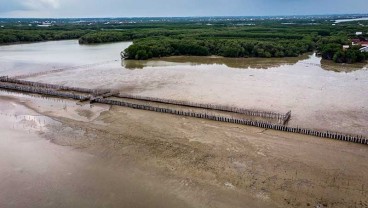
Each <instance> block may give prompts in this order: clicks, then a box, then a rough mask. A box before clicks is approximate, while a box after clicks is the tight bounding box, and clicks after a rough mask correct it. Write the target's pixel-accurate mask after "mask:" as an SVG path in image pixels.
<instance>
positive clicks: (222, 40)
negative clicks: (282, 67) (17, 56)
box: [0, 18, 368, 63]
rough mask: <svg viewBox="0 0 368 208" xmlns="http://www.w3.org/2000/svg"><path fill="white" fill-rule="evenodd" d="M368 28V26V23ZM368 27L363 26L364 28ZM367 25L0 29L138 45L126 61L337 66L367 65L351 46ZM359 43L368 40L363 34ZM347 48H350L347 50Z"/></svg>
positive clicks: (14, 35) (17, 36) (11, 36)
mask: <svg viewBox="0 0 368 208" xmlns="http://www.w3.org/2000/svg"><path fill="white" fill-rule="evenodd" d="M367 24H368V22H367ZM362 25H363V26H362ZM366 30H367V29H366V27H364V24H361V23H359V24H357V23H356V22H350V23H349V22H347V23H339V24H331V21H330V20H326V19H318V20H314V21H312V22H311V20H308V19H302V20H299V19H290V20H285V19H284V20H280V19H259V20H252V21H251V20H240V19H236V18H235V19H233V20H231V21H225V20H223V21H214V22H211V21H203V20H197V21H193V20H190V21H189V20H188V21H184V20H180V21H179V20H177V21H171V22H158V23H151V22H147V21H144V22H141V23H134V24H131V23H129V24H128V23H127V24H121V23H114V24H102V23H96V24H92V25H91V24H72V23H68V22H67V23H65V22H62V23H57V24H54V25H53V26H51V27H47V28H43V27H37V26H30V25H22V24H20V25H19V24H15V23H9V24H5V26H3V27H2V28H1V29H0V44H9V43H18V42H35V41H46V40H64V39H79V43H80V44H98V43H107V42H118V41H133V44H132V45H131V46H129V47H128V48H127V49H126V50H125V51H124V52H123V55H124V57H125V58H127V59H137V60H143V59H150V58H155V57H164V56H175V55H193V56H208V55H216V56H224V57H266V58H271V57H296V56H299V55H301V54H303V53H306V52H312V51H317V53H318V54H320V55H321V56H322V58H323V59H328V60H333V61H335V62H338V63H355V62H363V61H365V60H367V59H368V54H367V53H364V52H361V51H360V50H359V49H360V47H359V46H353V45H351V39H352V38H356V36H355V33H356V32H357V31H363V32H365V34H366V33H367V32H368V31H366ZM359 38H363V39H365V38H366V37H364V33H363V35H361V36H360V37H359ZM343 45H349V48H345V49H343Z"/></svg>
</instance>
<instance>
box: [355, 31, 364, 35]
mask: <svg viewBox="0 0 368 208" xmlns="http://www.w3.org/2000/svg"><path fill="white" fill-rule="evenodd" d="M355 35H363V32H356V33H355Z"/></svg>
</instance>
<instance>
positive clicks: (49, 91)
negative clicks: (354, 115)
mask: <svg viewBox="0 0 368 208" xmlns="http://www.w3.org/2000/svg"><path fill="white" fill-rule="evenodd" d="M3 79H5V77H0V88H2V89H7V90H15V91H20V92H27V93H34V94H41V95H47V96H55V97H60V98H70V99H75V100H80V101H84V100H88V99H90V98H91V96H92V95H81V94H75V93H70V92H62V91H58V90H55V89H53V88H44V87H35V86H30V85H22V84H18V83H8V82H1V80H3ZM45 85H47V84H45ZM94 102H97V103H102V104H108V105H116V106H122V107H128V108H133V109H140V110H148V111H154V112H160V113H167V114H174V115H181V116H187V117H194V118H201V119H207V120H213V121H220V122H227V123H234V124H240V125H247V126H253V127H259V128H265V129H273V130H278V131H284V132H290V133H297V134H304V135H310V136H316V137H322V138H329V139H335V140H341V141H347V142H353V143H359V144H366V145H367V144H368V139H367V138H365V137H363V136H359V135H356V136H353V135H349V134H343V133H337V132H330V131H319V130H313V129H306V128H300V127H290V126H285V125H283V124H274V123H270V122H264V121H254V120H248V119H243V118H242V119H239V118H233V117H228V116H222V115H221V116H219V115H212V114H209V113H197V112H192V111H185V110H175V109H170V108H161V107H155V106H150V105H143V104H135V103H129V102H123V101H116V100H112V99H108V98H103V97H96V98H94ZM288 114H289V117H290V113H288Z"/></svg>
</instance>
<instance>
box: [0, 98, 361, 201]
mask: <svg viewBox="0 0 368 208" xmlns="http://www.w3.org/2000/svg"><path fill="white" fill-rule="evenodd" d="M42 99H43V98H38V97H23V98H19V99H18V98H17V99H16V100H13V101H11V102H12V103H13V104H14V103H15V104H16V105H22V106H26V107H27V108H31V109H32V112H35V113H37V114H40V115H46V116H47V117H50V118H52V119H53V120H54V121H57V123H50V124H48V125H47V130H44V131H42V133H41V136H42V137H43V138H47V139H48V140H50V141H52V142H53V143H55V144H58V145H61V146H69V147H71V148H73V149H74V150H71V149H69V148H68V150H67V151H72V152H73V154H87V155H90V156H89V157H91V156H93V158H94V159H93V160H92V161H93V163H95V160H96V161H102V162H97V164H95V165H96V166H97V167H94V168H92V170H91V169H90V168H88V166H87V170H90V171H87V172H86V171H84V175H83V176H81V175H78V176H76V177H75V178H74V177H71V178H74V179H73V180H76V181H80V183H82V184H84V183H90V180H92V181H94V180H97V182H95V183H92V184H90V185H89V186H88V187H89V188H88V190H89V189H92V190H94V189H95V187H94V186H101V184H100V182H101V181H100V180H101V179H98V178H96V177H99V176H100V175H101V176H105V174H107V173H105V172H106V171H111V169H109V168H110V167H104V166H99V165H106V164H108V166H112V168H119V167H120V168H121V167H124V168H123V169H124V170H125V171H122V172H119V173H121V174H119V176H117V175H116V174H113V173H111V172H110V173H109V174H112V176H111V177H110V176H109V178H111V180H109V181H111V182H112V181H114V183H115V182H116V185H114V186H111V187H110V185H109V186H102V189H101V191H104V192H107V193H109V191H111V189H112V190H114V191H117V190H119V186H118V184H119V183H122V186H124V187H130V186H135V184H136V183H135V182H134V181H135V180H138V181H139V183H138V187H140V186H143V187H147V186H150V185H152V184H153V185H152V186H153V187H155V185H154V184H156V185H157V184H160V185H161V186H160V188H158V190H156V189H157V187H156V188H152V189H148V193H146V188H144V189H143V191H142V190H136V191H135V192H134V193H135V194H136V195H133V196H132V197H135V198H137V199H140V197H142V196H146V194H147V195H148V196H150V197H151V198H153V199H152V200H153V201H155V200H158V199H156V197H162V195H160V194H159V195H155V194H157V193H156V191H159V192H160V193H161V194H164V196H165V194H166V193H171V194H172V195H173V196H172V197H173V198H174V199H173V200H174V201H173V204H171V206H175V207H180V206H182V207H190V206H193V207H224V206H225V207H307V206H311V207H313V206H317V205H324V206H328V207H366V206H368V201H367V198H368V196H367V195H368V192H367V190H366V187H368V183H367V181H368V180H367V175H366V172H367V171H368V165H367V164H366V162H365V161H366V160H367V159H368V158H367V157H368V149H367V148H366V147H365V146H364V145H358V144H350V143H345V142H338V141H334V140H328V139H321V138H314V137H308V136H302V135H294V134H286V133H283V132H276V131H271V130H266V131H264V130H262V129H259V128H252V127H247V126H238V125H233V124H226V123H220V122H213V121H206V120H201V119H194V118H184V117H179V116H172V115H165V114H159V113H155V112H147V111H140V110H133V109H127V108H122V107H111V109H110V110H108V109H107V110H105V111H102V112H100V113H99V116H98V117H96V118H94V119H90V120H89V121H88V122H86V121H84V120H83V119H74V118H73V117H71V116H63V114H62V113H58V114H56V113H55V112H52V110H50V108H49V107H48V106H49V105H52V103H49V104H44V102H42V101H43V100H42ZM1 101H2V103H6V102H5V101H4V100H3V99H2V100H1ZM67 102H70V103H73V101H67ZM46 103H47V102H46ZM81 108H82V107H81ZM90 110H91V111H95V110H97V112H98V109H96V108H95V107H92V108H91V109H90ZM56 111H60V110H58V109H57V110H56ZM75 111H79V110H78V109H75ZM97 112H96V113H97ZM70 115H78V113H70ZM85 116H87V115H85ZM87 117H88V116H87ZM86 119H87V118H86ZM7 131H10V132H12V131H11V130H7ZM2 132H4V131H2ZM5 132H6V131H5ZM12 134H13V133H12ZM31 141H32V140H31ZM31 141H30V143H31V144H32V142H31ZM4 142H6V143H8V142H9V141H4ZM16 145H17V144H15V147H14V148H16ZM57 148H59V147H57ZM65 148H66V147H65ZM46 149H48V147H47V148H46ZM38 151H41V150H38ZM57 151H59V150H57ZM61 151H62V150H61ZM27 152H28V151H24V154H27ZM41 152H42V151H41ZM40 154H41V153H40ZM44 154H45V155H47V154H50V153H49V152H46V153H44ZM58 154H62V153H58ZM68 154H70V153H68ZM15 155H16V154H15ZM14 157H15V158H16V157H18V156H14ZM4 158H8V157H6V155H4ZM55 160H56V159H55ZM80 160H81V159H80V158H78V157H76V158H71V159H70V161H76V164H78V163H79V162H78V161H80ZM31 162H32V161H31ZM31 162H27V163H31ZM55 162H56V161H55ZM77 166H78V168H75V171H77V172H78V171H80V169H82V168H85V167H84V165H83V164H82V165H77ZM55 168H56V170H57V168H58V166H56V167H55ZM101 168H102V169H104V171H103V172H101V174H97V176H96V172H97V173H98V172H99V171H102V170H100V169H101ZM72 169H74V168H72ZM105 169H107V170H106V171H105ZM127 169H128V170H129V171H128V173H126V170H127ZM130 170H132V171H133V173H134V174H133V175H131V173H130ZM113 171H115V169H113ZM46 172H48V171H47V170H45V173H46ZM82 172H83V171H82ZM55 174H56V175H55ZM52 175H55V177H57V175H58V173H55V172H54V171H53V172H52ZM79 176H80V177H82V178H79ZM125 177H128V178H129V180H127V181H129V184H128V185H126V184H124V183H125V182H126V180H125ZM83 178H87V179H83ZM141 178H142V179H141ZM146 179H147V180H148V181H147V180H146ZM73 180H72V181H73ZM106 180H107V179H106ZM119 181H120V182H119ZM124 181H125V182H124ZM131 181H133V182H134V183H130V182H131ZM48 182H50V183H51V184H52V183H53V182H52V180H50V181H46V182H45V185H47V183H48ZM76 183H77V182H76ZM109 183H110V182H107V183H105V182H103V184H109ZM5 184H7V183H5ZM20 184H21V183H20ZM77 184H78V183H77ZM139 184H141V185H139ZM29 187H32V186H31V185H30V186H29ZM114 187H115V188H114ZM135 188H137V187H133V189H135ZM120 189H121V187H120ZM1 190H4V189H3V188H1ZM83 190H86V189H83ZM83 190H79V191H80V192H79V191H78V190H73V191H72V193H73V194H74V195H73V199H74V200H76V201H78V196H83V195H84V193H85V192H84V191H83ZM124 190H126V189H124ZM63 191H65V192H66V193H68V194H70V193H69V191H71V190H69V189H68V188H66V187H65V186H64V185H62V186H60V192H63ZM92 192H93V191H92ZM97 192H98V191H97ZM97 192H93V193H97ZM6 193H8V192H6ZM66 193H64V194H66ZM87 193H90V192H87ZM122 193H126V191H125V192H124V191H123V192H122ZM53 194H56V195H57V192H55V193H50V195H51V201H53V202H55V199H58V200H60V201H59V202H60V203H61V205H60V207H65V206H63V205H65V202H64V201H63V200H62V199H60V198H58V197H57V196H55V195H54V196H53ZM115 194H116V195H114V196H115V197H114V198H106V197H108V196H106V194H103V195H102V196H100V197H98V198H97V199H96V200H97V201H96V200H95V201H94V202H95V204H94V205H96V206H95V207H99V206H97V205H100V203H101V202H103V201H105V202H106V201H109V200H111V201H109V203H112V204H111V207H114V206H113V205H114V204H115V203H128V202H129V200H128V199H127V198H124V197H123V196H121V195H120V194H118V193H115ZM152 194H153V195H152ZM35 195H36V196H37V194H35ZM68 196H69V195H68ZM93 196H94V195H93V194H91V195H89V194H87V198H88V197H93ZM29 197H30V198H32V196H29ZM121 197H123V198H121ZM48 199H50V198H48ZM168 199H170V197H169V198H168ZM176 199H178V200H179V199H180V200H179V201H177V200H176ZM58 200H56V201H58ZM124 200H128V201H125V202H124ZM165 200H166V196H165ZM41 201H42V200H41ZM72 201H73V200H72ZM7 202H9V201H8V200H7ZM42 202H43V201H42ZM74 202H75V201H74ZM140 202H141V203H143V204H141V206H138V205H137V204H134V203H133V202H129V203H133V205H134V206H132V207H146V206H145V205H147V204H146V203H145V202H147V203H148V202H151V201H144V200H143V201H140ZM156 202H157V203H158V207H163V206H162V204H160V201H159V200H158V201H156ZM85 203H87V202H85ZM106 203H107V202H106ZM168 203H170V201H169V202H168ZM87 204H88V203H87ZM83 205H85V204H83V203H82V202H81V206H83ZM88 205H91V204H88ZM94 205H91V206H90V207H94ZM179 205H180V206H179ZM168 207H169V206H168Z"/></svg>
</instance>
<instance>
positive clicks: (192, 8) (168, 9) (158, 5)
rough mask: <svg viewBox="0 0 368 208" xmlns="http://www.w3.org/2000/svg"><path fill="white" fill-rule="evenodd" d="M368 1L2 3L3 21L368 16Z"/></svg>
mask: <svg viewBox="0 0 368 208" xmlns="http://www.w3.org/2000/svg"><path fill="white" fill-rule="evenodd" d="M367 1H368V0H0V17H55V18H58V17H60V18H61V17H170V16H175V17H188V16H271V15H272V16H273V15H315V14H347V13H348V14H357V13H368V3H367Z"/></svg>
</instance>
